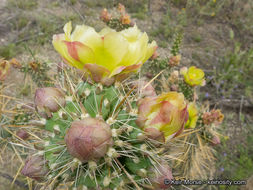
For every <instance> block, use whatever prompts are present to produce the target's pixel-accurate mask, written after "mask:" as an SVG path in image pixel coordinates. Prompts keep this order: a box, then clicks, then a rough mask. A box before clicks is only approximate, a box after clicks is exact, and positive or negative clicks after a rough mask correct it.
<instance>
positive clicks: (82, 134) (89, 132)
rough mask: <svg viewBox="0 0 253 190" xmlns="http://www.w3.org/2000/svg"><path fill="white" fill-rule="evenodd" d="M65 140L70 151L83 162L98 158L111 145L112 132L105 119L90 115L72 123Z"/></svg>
mask: <svg viewBox="0 0 253 190" xmlns="http://www.w3.org/2000/svg"><path fill="white" fill-rule="evenodd" d="M65 142H66V145H67V149H68V151H69V153H70V154H71V155H72V156H73V157H75V158H78V159H79V160H80V161H81V162H87V161H90V160H97V159H99V158H101V157H103V156H104V155H105V154H106V153H107V151H108V148H109V147H111V145H112V132H111V129H110V126H109V125H108V124H107V123H105V122H104V121H102V120H100V119H97V118H90V117H88V118H85V119H83V120H81V121H74V122H73V123H72V124H71V127H70V128H69V130H68V131H67V134H66V136H65Z"/></svg>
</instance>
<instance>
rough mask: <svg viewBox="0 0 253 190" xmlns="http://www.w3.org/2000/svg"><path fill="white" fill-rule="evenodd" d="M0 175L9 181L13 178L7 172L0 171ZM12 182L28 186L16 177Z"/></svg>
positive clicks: (23, 186) (26, 187)
mask: <svg viewBox="0 0 253 190" xmlns="http://www.w3.org/2000/svg"><path fill="white" fill-rule="evenodd" d="M0 176H1V177H3V178H5V179H7V180H9V181H13V180H14V178H13V177H12V176H10V175H9V174H7V173H2V172H0ZM14 184H16V185H17V186H19V187H21V188H24V189H28V186H27V185H26V184H25V183H23V182H21V181H19V180H17V179H16V180H15V182H14Z"/></svg>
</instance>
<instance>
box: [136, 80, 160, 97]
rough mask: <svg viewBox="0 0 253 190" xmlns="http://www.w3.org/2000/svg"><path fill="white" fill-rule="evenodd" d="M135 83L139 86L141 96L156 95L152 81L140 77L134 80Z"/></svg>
mask: <svg viewBox="0 0 253 190" xmlns="http://www.w3.org/2000/svg"><path fill="white" fill-rule="evenodd" d="M133 85H136V86H137V89H138V91H139V94H140V96H141V97H155V96H156V91H155V89H154V87H153V86H152V84H151V83H148V82H147V81H145V80H144V79H140V80H137V81H134V82H133Z"/></svg>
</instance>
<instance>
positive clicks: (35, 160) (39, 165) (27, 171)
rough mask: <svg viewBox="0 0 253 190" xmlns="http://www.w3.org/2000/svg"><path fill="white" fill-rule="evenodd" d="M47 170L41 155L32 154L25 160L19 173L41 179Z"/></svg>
mask: <svg viewBox="0 0 253 190" xmlns="http://www.w3.org/2000/svg"><path fill="white" fill-rule="evenodd" d="M48 171H49V169H48V167H47V166H46V161H45V160H44V159H43V156H32V157H29V158H28V159H27V160H26V162H25V166H24V168H23V169H22V171H21V173H22V174H23V175H24V176H27V177H30V178H32V179H35V180H37V181H41V180H43V178H44V177H45V175H46V174H47V173H48Z"/></svg>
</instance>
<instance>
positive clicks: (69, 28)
mask: <svg viewBox="0 0 253 190" xmlns="http://www.w3.org/2000/svg"><path fill="white" fill-rule="evenodd" d="M63 30H64V33H65V35H66V40H68V41H69V40H70V34H71V31H72V24H71V21H69V22H68V23H67V24H65V25H64V28H63Z"/></svg>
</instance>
